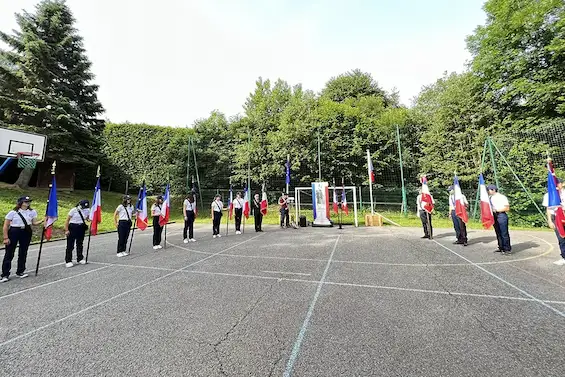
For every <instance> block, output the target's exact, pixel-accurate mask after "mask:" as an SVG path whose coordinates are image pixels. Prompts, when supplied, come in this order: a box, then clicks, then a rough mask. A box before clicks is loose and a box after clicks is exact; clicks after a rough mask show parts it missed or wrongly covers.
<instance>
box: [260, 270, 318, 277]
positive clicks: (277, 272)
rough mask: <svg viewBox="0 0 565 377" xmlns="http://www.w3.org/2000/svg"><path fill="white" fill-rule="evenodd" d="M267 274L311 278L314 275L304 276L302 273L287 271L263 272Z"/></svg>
mask: <svg viewBox="0 0 565 377" xmlns="http://www.w3.org/2000/svg"><path fill="white" fill-rule="evenodd" d="M261 272H266V273H268V274H283V275H300V276H310V275H312V274H304V273H301V272H286V271H261Z"/></svg>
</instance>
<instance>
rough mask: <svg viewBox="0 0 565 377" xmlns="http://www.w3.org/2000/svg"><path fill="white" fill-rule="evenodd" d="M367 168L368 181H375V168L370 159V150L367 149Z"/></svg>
mask: <svg viewBox="0 0 565 377" xmlns="http://www.w3.org/2000/svg"><path fill="white" fill-rule="evenodd" d="M367 170H368V172H369V183H375V168H373V162H372V161H371V152H369V150H368V149H367Z"/></svg>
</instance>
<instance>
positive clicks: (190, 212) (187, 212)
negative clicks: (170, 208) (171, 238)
mask: <svg viewBox="0 0 565 377" xmlns="http://www.w3.org/2000/svg"><path fill="white" fill-rule="evenodd" d="M195 208H196V203H194V195H193V194H192V193H190V194H188V195H187V196H186V199H185V200H184V203H183V206H182V214H183V215H184V229H183V231H182V233H183V234H182V236H183V238H184V241H183V242H184V243H188V242H196V240H195V239H194V218H195V214H194V209H195ZM187 230H188V237H187V234H186V231H187Z"/></svg>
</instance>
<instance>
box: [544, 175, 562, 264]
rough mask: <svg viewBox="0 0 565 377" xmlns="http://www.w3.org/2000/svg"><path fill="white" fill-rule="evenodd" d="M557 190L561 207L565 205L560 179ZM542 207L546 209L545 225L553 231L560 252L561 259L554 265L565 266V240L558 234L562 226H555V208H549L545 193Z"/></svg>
mask: <svg viewBox="0 0 565 377" xmlns="http://www.w3.org/2000/svg"><path fill="white" fill-rule="evenodd" d="M556 186H557V190H559V197H560V198H561V205H562V206H563V205H564V204H565V189H564V188H563V181H562V180H561V179H558V180H557V185H556ZM542 206H544V207H546V211H545V212H546V214H547V225H548V226H549V227H550V228H551V229H553V230H554V231H555V235H556V236H557V242H558V243H559V250H560V251H561V258H560V259H559V260H557V261H555V262H553V263H554V264H556V265H558V266H565V238H563V237H561V235H560V234H559V228H558V227H563V226H564V225H563V224H557V223H556V222H555V208H549V194H548V193H545V194H544V195H543V202H542Z"/></svg>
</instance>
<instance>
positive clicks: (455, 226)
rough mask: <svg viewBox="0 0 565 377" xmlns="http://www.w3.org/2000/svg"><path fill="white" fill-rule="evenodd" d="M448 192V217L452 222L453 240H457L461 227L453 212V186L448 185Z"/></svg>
mask: <svg viewBox="0 0 565 377" xmlns="http://www.w3.org/2000/svg"><path fill="white" fill-rule="evenodd" d="M447 191H448V192H449V217H450V218H451V221H452V222H453V229H455V241H456V242H457V241H459V238H460V237H461V228H460V227H459V218H458V217H457V214H456V213H455V191H454V190H453V186H449V188H448V189H447Z"/></svg>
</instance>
